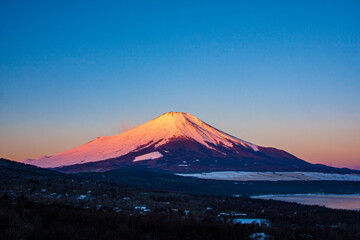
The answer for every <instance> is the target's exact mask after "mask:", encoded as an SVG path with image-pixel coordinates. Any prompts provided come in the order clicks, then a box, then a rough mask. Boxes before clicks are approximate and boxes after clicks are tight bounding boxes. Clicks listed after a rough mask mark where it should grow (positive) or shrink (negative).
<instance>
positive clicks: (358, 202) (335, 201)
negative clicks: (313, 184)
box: [252, 194, 360, 210]
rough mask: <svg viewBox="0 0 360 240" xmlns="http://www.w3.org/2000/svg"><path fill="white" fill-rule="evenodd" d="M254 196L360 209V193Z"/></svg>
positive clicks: (336, 207) (329, 206)
mask: <svg viewBox="0 0 360 240" xmlns="http://www.w3.org/2000/svg"><path fill="white" fill-rule="evenodd" d="M252 198H257V199H273V200H280V201H285V202H296V203H300V204H306V205H320V206H325V207H328V208H334V209H349V210H360V194H344V195H343V194H279V195H263V196H253V197H252Z"/></svg>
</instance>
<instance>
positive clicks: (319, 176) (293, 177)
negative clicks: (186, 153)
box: [176, 171, 360, 181]
mask: <svg viewBox="0 0 360 240" xmlns="http://www.w3.org/2000/svg"><path fill="white" fill-rule="evenodd" d="M176 175H179V176H183V177H196V178H202V179H214V180H229V181H320V180H331V181H360V175H359V174H337V173H321V172H242V171H219V172H205V173H177V174H176Z"/></svg>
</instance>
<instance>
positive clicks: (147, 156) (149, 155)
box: [133, 152, 163, 162]
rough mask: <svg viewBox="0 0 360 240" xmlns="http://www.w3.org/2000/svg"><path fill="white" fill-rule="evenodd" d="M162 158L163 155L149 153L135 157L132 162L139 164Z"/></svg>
mask: <svg viewBox="0 0 360 240" xmlns="http://www.w3.org/2000/svg"><path fill="white" fill-rule="evenodd" d="M162 156H163V155H162V154H161V153H159V152H151V153H147V154H144V155H140V156H137V157H135V159H134V160H133V162H139V161H143V160H153V159H157V158H161V157H162Z"/></svg>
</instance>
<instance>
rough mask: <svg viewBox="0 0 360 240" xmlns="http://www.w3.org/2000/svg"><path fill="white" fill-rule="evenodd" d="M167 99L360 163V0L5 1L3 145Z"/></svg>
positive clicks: (33, 145) (255, 132)
mask: <svg viewBox="0 0 360 240" xmlns="http://www.w3.org/2000/svg"><path fill="white" fill-rule="evenodd" d="M169 111H181V112H188V113H190V114H192V115H194V116H195V117H198V118H199V119H201V120H203V121H205V122H207V123H208V124H210V125H212V126H214V127H215V128H218V129H220V130H222V131H225V132H226V133H229V134H231V135H233V136H236V137H238V138H241V139H244V140H247V141H249V142H252V143H254V144H257V145H260V146H272V147H276V148H279V149H283V150H285V151H288V152H289V153H291V154H294V155H296V156H297V157H299V158H301V159H303V160H306V161H309V162H312V163H323V164H327V165H330V166H336V167H350V168H356V169H360V2H359V1H315V2H314V1H271V2H269V1H227V2H226V3H224V2H223V1H196V2H195V1H177V2H175V1H163V2H162V1H106V3H105V2H104V3H103V4H100V3H99V2H98V1H16V0H14V1H1V2H0V136H1V137H0V157H4V158H8V159H12V160H17V161H19V160H23V159H25V158H37V157H40V156H42V155H54V154H57V153H60V152H62V151H65V150H68V149H70V148H73V147H76V146H78V145H81V144H84V143H86V142H88V141H91V140H93V139H95V138H96V137H98V136H106V135H116V134H119V133H121V132H123V131H124V130H127V129H129V128H131V127H135V126H137V125H139V124H142V123H145V122H147V121H149V120H151V119H154V118H156V117H157V116H159V115H161V114H163V113H165V112H169Z"/></svg>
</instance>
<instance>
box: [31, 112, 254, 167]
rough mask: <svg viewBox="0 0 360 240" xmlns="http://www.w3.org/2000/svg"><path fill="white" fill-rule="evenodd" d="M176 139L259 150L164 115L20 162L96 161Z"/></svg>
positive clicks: (179, 116) (188, 118)
mask: <svg viewBox="0 0 360 240" xmlns="http://www.w3.org/2000/svg"><path fill="white" fill-rule="evenodd" d="M179 138H181V139H187V140H193V141H196V142H199V143H201V144H202V145H204V146H206V147H207V148H210V149H211V148H212V144H214V145H222V146H225V147H232V146H234V145H241V146H243V147H245V148H247V149H249V150H252V151H259V148H258V146H257V145H255V144H252V143H249V142H246V141H244V140H241V139H239V138H236V137H233V136H231V135H229V134H226V133H224V132H222V131H220V130H218V129H216V128H214V127H212V126H210V125H208V124H206V123H205V122H203V121H201V120H200V119H198V118H196V117H194V116H193V115H191V114H189V113H183V112H168V113H164V114H162V115H161V116H159V117H157V118H155V119H153V120H151V121H149V122H147V123H144V124H142V125H140V126H138V127H135V128H133V129H130V130H129V131H126V132H124V133H122V134H119V135H115V136H107V137H99V138H96V139H95V140H93V141H91V142H88V143H86V144H84V145H81V146H79V147H76V148H73V149H70V150H68V151H65V152H62V153H59V154H57V155H54V156H51V157H42V158H38V159H34V160H32V161H29V160H25V161H24V162H25V163H29V164H33V165H36V166H39V167H60V166H67V165H73V164H82V163H89V162H96V161H101V160H106V159H110V158H115V157H119V156H123V155H125V154H128V153H130V152H133V151H139V150H141V149H143V148H146V147H147V146H149V145H150V144H154V143H156V145H155V148H158V147H160V146H162V145H163V144H165V143H168V142H169V141H172V140H173V139H179Z"/></svg>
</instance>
